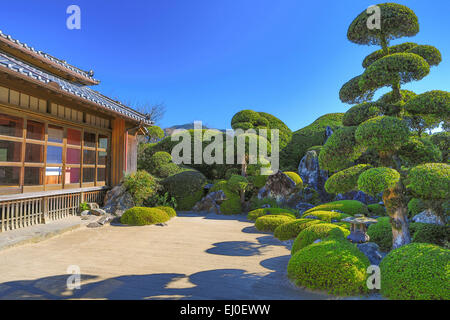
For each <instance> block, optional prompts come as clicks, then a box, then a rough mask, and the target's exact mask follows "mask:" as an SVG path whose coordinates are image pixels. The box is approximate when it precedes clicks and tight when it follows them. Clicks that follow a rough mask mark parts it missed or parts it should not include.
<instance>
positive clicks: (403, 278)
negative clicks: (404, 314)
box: [380, 243, 450, 300]
mask: <svg viewBox="0 0 450 320" xmlns="http://www.w3.org/2000/svg"><path fill="white" fill-rule="evenodd" d="M380 269H381V294H382V295H383V296H385V297H387V298H390V299H400V300H449V299H450V250H448V249H445V248H441V247H438V246H436V245H432V244H425V243H410V244H408V245H405V246H402V247H400V248H398V249H395V250H393V251H392V252H390V253H389V254H388V255H387V256H386V257H385V258H384V259H383V260H382V261H381V263H380Z"/></svg>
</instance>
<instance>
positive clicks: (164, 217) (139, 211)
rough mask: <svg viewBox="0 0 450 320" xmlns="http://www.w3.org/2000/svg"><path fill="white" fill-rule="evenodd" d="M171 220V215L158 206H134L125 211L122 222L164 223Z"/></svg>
mask: <svg viewBox="0 0 450 320" xmlns="http://www.w3.org/2000/svg"><path fill="white" fill-rule="evenodd" d="M168 220H170V217H169V215H168V214H167V213H166V212H165V211H163V210H160V209H157V208H147V207H133V208H131V209H128V210H127V211H125V212H124V214H123V215H122V217H121V218H120V222H121V223H123V224H128V225H132V226H144V225H148V224H156V223H163V222H166V221H168Z"/></svg>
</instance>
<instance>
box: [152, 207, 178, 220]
mask: <svg viewBox="0 0 450 320" xmlns="http://www.w3.org/2000/svg"><path fill="white" fill-rule="evenodd" d="M155 209H159V210H162V211H164V212H165V213H167V215H168V216H169V217H170V218H173V217H176V216H177V212H176V211H175V209H174V208H172V207H166V206H160V207H155Z"/></svg>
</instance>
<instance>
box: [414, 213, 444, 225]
mask: <svg viewBox="0 0 450 320" xmlns="http://www.w3.org/2000/svg"><path fill="white" fill-rule="evenodd" d="M412 221H414V222H421V223H430V224H437V225H440V226H445V222H444V221H442V219H441V218H440V217H439V216H438V215H436V214H435V213H434V212H433V211H432V210H430V209H427V210H425V211H422V212H421V213H419V214H417V215H415V216H414V217H413V218H412Z"/></svg>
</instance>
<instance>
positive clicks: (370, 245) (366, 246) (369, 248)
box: [356, 242, 386, 265]
mask: <svg viewBox="0 0 450 320" xmlns="http://www.w3.org/2000/svg"><path fill="white" fill-rule="evenodd" d="M356 246H357V247H358V249H359V251H361V252H362V253H363V254H364V255H365V256H366V257H367V258H368V259H369V261H370V263H371V264H373V265H379V264H380V262H381V260H383V258H384V256H385V255H386V254H385V253H382V252H381V251H380V247H379V246H378V245H377V244H376V243H375V242H366V243H360V244H357V245H356Z"/></svg>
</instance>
